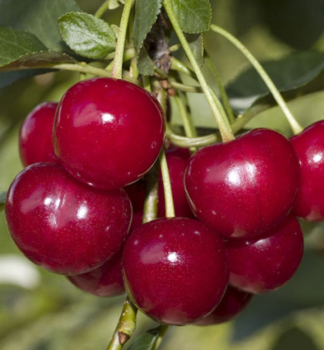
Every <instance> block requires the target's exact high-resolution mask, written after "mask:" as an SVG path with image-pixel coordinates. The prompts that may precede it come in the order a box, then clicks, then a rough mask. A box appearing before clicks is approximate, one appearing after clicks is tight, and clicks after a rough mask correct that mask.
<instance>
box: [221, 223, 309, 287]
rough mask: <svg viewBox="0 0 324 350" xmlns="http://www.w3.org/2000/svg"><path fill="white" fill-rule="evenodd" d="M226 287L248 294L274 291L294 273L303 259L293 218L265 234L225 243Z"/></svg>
mask: <svg viewBox="0 0 324 350" xmlns="http://www.w3.org/2000/svg"><path fill="white" fill-rule="evenodd" d="M226 247H227V249H228V258H229V265H230V284H231V285H233V286H235V287H237V288H239V289H242V290H245V291H247V292H250V293H266V292H271V291H273V290H276V289H278V288H279V287H281V286H282V285H283V284H284V283H286V282H287V281H288V280H289V279H290V278H291V277H292V276H293V274H294V273H295V272H296V270H297V268H298V266H299V264H300V261H301V259H302V255H303V247H304V243H303V234H302V231H301V229H300V226H299V223H298V221H297V220H296V218H295V217H293V216H288V217H286V218H285V219H284V220H283V221H282V222H281V224H280V225H279V226H277V227H276V228H274V229H273V230H272V231H270V232H268V233H267V234H265V235H263V236H259V237H254V238H249V239H232V240H228V241H227V243H226Z"/></svg>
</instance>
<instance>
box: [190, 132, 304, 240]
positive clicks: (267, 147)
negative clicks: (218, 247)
mask: <svg viewBox="0 0 324 350" xmlns="http://www.w3.org/2000/svg"><path fill="white" fill-rule="evenodd" d="M298 185H299V162H298V159H297V156H296V153H295V151H294V149H293V147H292V145H291V143H290V142H289V140H287V139H286V138H285V137H284V136H282V135H281V134H279V133H277V132H275V131H272V130H268V129H254V130H252V131H250V132H248V133H246V134H243V135H241V136H238V137H237V138H236V139H235V140H234V141H231V142H228V143H224V144H222V143H218V144H215V145H212V146H208V147H205V148H202V149H200V150H198V151H197V152H196V153H195V154H194V155H193V156H192V157H191V159H190V160H189V163H188V167H187V169H186V173H185V189H186V192H187V196H188V199H189V202H190V204H191V208H192V210H193V212H194V213H195V214H196V216H197V217H198V219H199V220H201V221H203V222H205V223H208V224H209V225H211V226H212V227H213V228H214V229H215V230H216V231H217V232H218V233H219V234H221V235H223V236H227V237H251V236H255V235H259V234H262V233H265V232H266V231H268V230H269V229H271V228H272V227H274V226H275V225H277V224H279V222H280V221H281V220H282V219H283V218H284V217H285V216H286V215H287V214H288V213H289V211H290V210H291V208H292V205H293V201H294V199H295V196H296V194H297V190H298Z"/></svg>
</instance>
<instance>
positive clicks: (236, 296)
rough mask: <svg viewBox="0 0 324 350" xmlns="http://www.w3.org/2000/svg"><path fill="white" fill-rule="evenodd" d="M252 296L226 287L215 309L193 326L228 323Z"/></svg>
mask: <svg viewBox="0 0 324 350" xmlns="http://www.w3.org/2000/svg"><path fill="white" fill-rule="evenodd" d="M252 296H253V294H251V293H246V292H243V291H241V290H238V289H236V288H234V287H231V286H228V288H227V290H226V292H225V294H224V296H223V299H222V301H221V302H220V304H219V305H218V306H217V307H216V309H215V310H214V311H213V312H212V313H211V314H209V315H208V316H206V317H204V318H203V319H201V320H200V321H198V322H196V323H195V324H196V325H199V326H209V325H214V324H219V323H223V322H227V321H230V320H232V319H233V318H234V317H235V316H237V315H238V314H239V313H240V312H242V311H243V310H244V309H245V308H246V306H247V305H248V304H249V302H250V301H251V299H252Z"/></svg>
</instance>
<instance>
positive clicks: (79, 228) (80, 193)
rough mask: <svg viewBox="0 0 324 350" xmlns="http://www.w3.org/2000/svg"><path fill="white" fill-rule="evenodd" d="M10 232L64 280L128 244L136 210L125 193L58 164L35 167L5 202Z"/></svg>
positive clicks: (32, 256)
mask: <svg viewBox="0 0 324 350" xmlns="http://www.w3.org/2000/svg"><path fill="white" fill-rule="evenodd" d="M5 210H6V219H7V224H8V228H9V232H10V234H11V236H12V238H13V240H14V241H15V243H16V244H17V246H18V248H19V249H20V250H21V251H22V252H23V253H24V254H25V255H26V256H27V257H28V258H29V259H30V260H31V261H33V262H34V263H36V264H38V265H40V266H42V267H43V268H45V269H47V270H49V271H51V272H55V273H60V274H64V275H74V274H80V273H85V272H88V271H90V270H92V269H94V268H96V267H98V266H100V265H102V264H103V263H104V262H105V261H106V260H108V259H109V258H110V257H112V256H113V255H114V254H115V253H116V252H117V251H118V249H119V248H120V247H121V245H122V244H123V242H124V240H125V239H126V236H127V233H128V229H129V225H130V221H131V216H132V208H131V204H130V200H129V198H128V196H127V195H126V193H125V191H124V190H122V189H120V190H112V191H102V190H98V189H95V188H93V187H89V186H87V185H85V184H83V183H81V182H79V181H77V180H76V179H74V178H73V177H72V176H71V175H70V174H68V173H67V172H66V171H65V170H64V169H63V168H62V167H61V166H60V165H58V164H54V163H37V164H33V165H30V166H29V167H27V168H25V170H23V171H22V172H21V173H20V174H18V176H17V177H16V178H15V180H14V181H13V183H12V184H11V186H10V189H9V191H8V195H7V200H6V207H5Z"/></svg>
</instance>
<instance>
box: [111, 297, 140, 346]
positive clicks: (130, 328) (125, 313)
mask: <svg viewBox="0 0 324 350" xmlns="http://www.w3.org/2000/svg"><path fill="white" fill-rule="evenodd" d="M136 313H137V308H136V307H135V306H134V304H133V303H132V302H131V301H130V300H129V298H128V297H127V298H126V299H125V301H124V307H123V310H122V313H121V316H120V318H119V322H118V324H117V327H116V330H115V333H114V335H113V338H112V339H111V342H110V343H109V345H108V347H107V350H120V349H122V348H123V346H124V344H125V343H126V342H127V341H128V340H129V338H130V337H131V336H132V334H133V333H134V331H135V328H136Z"/></svg>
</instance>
